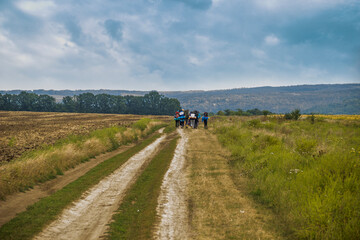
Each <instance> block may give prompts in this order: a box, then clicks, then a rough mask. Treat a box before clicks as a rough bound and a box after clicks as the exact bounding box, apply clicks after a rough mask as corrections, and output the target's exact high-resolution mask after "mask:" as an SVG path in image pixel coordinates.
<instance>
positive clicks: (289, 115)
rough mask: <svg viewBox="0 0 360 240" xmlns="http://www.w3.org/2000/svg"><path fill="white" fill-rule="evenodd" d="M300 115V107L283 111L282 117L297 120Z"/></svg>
mask: <svg viewBox="0 0 360 240" xmlns="http://www.w3.org/2000/svg"><path fill="white" fill-rule="evenodd" d="M300 116H301V113H300V109H295V110H294V111H292V112H291V113H285V115H284V118H285V119H286V120H298V119H299V118H300Z"/></svg>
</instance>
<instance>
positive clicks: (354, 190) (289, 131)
mask: <svg viewBox="0 0 360 240" xmlns="http://www.w3.org/2000/svg"><path fill="white" fill-rule="evenodd" d="M212 121H213V124H214V125H215V128H214V132H215V133H216V134H217V135H218V138H219V140H220V142H221V143H222V144H223V145H224V146H226V147H227V148H228V149H229V150H230V151H231V160H230V162H229V164H230V165H231V167H232V168H233V169H234V170H235V171H237V172H238V173H237V174H234V175H233V177H234V178H235V179H234V180H235V182H236V178H237V176H239V175H240V174H241V175H242V176H247V177H248V178H249V179H250V182H251V186H250V187H251V192H252V195H253V197H254V198H255V199H256V200H258V201H259V202H261V203H262V204H264V205H265V206H268V207H270V208H271V209H273V211H274V212H275V213H276V214H277V216H278V217H279V218H280V219H281V220H282V221H283V222H284V224H285V225H286V226H288V228H287V229H286V231H287V235H288V236H289V237H290V238H298V239H360V228H359V226H360V204H359V203H360V121H359V120H357V119H356V118H355V120H353V118H350V119H347V120H346V119H344V118H342V120H339V119H334V118H332V119H329V120H327V118H326V116H320V117H319V116H315V119H311V116H309V117H308V118H307V117H305V118H303V119H302V120H299V121H285V120H283V119H282V118H263V117H262V118H247V117H228V118H225V117H224V118H216V119H212Z"/></svg>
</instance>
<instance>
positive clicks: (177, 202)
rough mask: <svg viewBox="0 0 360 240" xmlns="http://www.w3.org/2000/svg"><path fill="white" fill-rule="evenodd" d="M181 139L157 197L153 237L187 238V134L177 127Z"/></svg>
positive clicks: (165, 239)
mask: <svg viewBox="0 0 360 240" xmlns="http://www.w3.org/2000/svg"><path fill="white" fill-rule="evenodd" d="M178 133H179V135H180V136H181V139H180V141H179V143H178V145H177V147H176V149H175V154H174V157H173V159H172V161H171V164H170V167H169V169H168V171H167V172H166V174H165V176H164V179H163V183H162V186H161V193H160V196H159V199H158V207H157V209H156V211H157V215H158V216H159V218H160V221H159V223H158V226H156V227H155V229H156V232H155V236H154V237H155V239H164V240H168V239H184V240H185V239H189V237H190V234H189V232H190V227H189V221H188V206H187V205H188V204H187V185H188V181H187V176H186V165H185V153H186V144H187V136H186V134H185V133H184V131H183V130H180V129H178Z"/></svg>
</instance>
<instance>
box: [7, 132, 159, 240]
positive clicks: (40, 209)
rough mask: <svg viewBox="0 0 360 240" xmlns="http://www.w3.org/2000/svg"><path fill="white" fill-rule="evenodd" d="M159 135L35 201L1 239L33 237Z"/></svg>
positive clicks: (9, 225) (12, 222)
mask: <svg viewBox="0 0 360 240" xmlns="http://www.w3.org/2000/svg"><path fill="white" fill-rule="evenodd" d="M159 136H160V134H156V135H154V136H152V137H150V138H148V139H145V140H144V141H142V142H140V143H139V144H137V145H136V146H134V147H132V148H131V149H129V150H127V151H125V152H123V153H121V154H119V155H117V156H114V157H112V158H110V159H108V160H106V161H104V162H102V163H100V164H99V165H97V166H96V167H94V168H93V169H91V170H90V171H88V172H87V173H86V174H84V175H83V176H81V177H79V178H78V179H77V180H75V181H74V182H72V183H69V184H68V185H66V186H65V187H64V188H62V189H60V190H59V191H57V192H55V193H54V194H52V195H51V196H48V197H46V198H43V199H41V200H39V201H38V202H36V203H35V204H33V205H31V206H30V207H28V208H27V210H26V211H25V212H22V213H20V214H19V215H17V216H16V217H15V218H13V219H12V220H11V221H9V222H8V223H6V224H4V225H3V226H2V227H1V228H0V239H2V240H6V239H30V238H32V237H33V236H34V235H36V234H37V233H39V232H40V231H41V230H42V229H43V227H44V226H45V225H46V224H48V223H50V222H51V221H53V220H55V219H56V216H58V215H59V214H60V213H61V212H62V210H63V209H64V208H65V207H66V206H68V205H69V204H71V203H72V202H73V201H75V200H77V199H79V198H80V197H81V195H82V194H83V193H84V192H85V191H86V190H88V189H89V188H90V187H92V186H94V185H95V184H97V183H98V182H100V180H102V179H103V178H104V177H106V176H108V175H109V174H111V173H112V172H113V171H115V170H116V169H117V168H119V167H120V166H121V165H122V164H123V163H125V162H126V161H127V160H128V159H129V158H130V157H132V156H133V155H135V154H136V153H138V152H139V151H141V150H142V149H144V148H145V147H146V146H148V145H149V144H150V143H152V142H154V141H155V140H156V139H157V138H158V137H159Z"/></svg>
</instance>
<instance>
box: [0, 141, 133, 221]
mask: <svg viewBox="0 0 360 240" xmlns="http://www.w3.org/2000/svg"><path fill="white" fill-rule="evenodd" d="M133 146H134V144H131V145H125V146H121V147H120V148H118V149H117V150H115V151H112V152H107V153H104V154H101V155H99V156H97V157H96V158H94V159H91V160H90V161H88V162H85V163H82V164H80V165H78V166H76V167H75V168H73V169H70V170H68V171H66V172H65V173H64V175H59V176H57V177H56V178H55V179H53V180H50V181H48V182H45V183H43V184H40V185H37V186H35V187H34V189H31V190H29V191H26V192H19V193H16V194H13V195H10V196H8V197H7V198H6V201H0V226H2V225H3V224H5V223H7V222H8V221H10V220H11V219H12V218H14V217H15V216H16V214H18V213H20V212H23V211H25V210H26V208H27V207H28V206H30V205H32V204H34V203H35V202H37V201H39V200H40V199H41V198H43V197H46V196H49V195H51V194H52V193H54V192H55V191H57V190H59V189H61V188H63V187H64V186H66V185H67V184H69V183H71V182H72V181H74V180H76V179H77V178H79V177H80V176H82V175H84V174H85V173H86V172H87V171H89V170H90V169H92V168H93V167H95V166H96V165H98V164H99V163H101V162H103V161H105V160H107V159H109V158H111V157H114V156H116V155H118V154H120V153H122V152H124V151H126V150H127V149H129V148H131V147H133Z"/></svg>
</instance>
